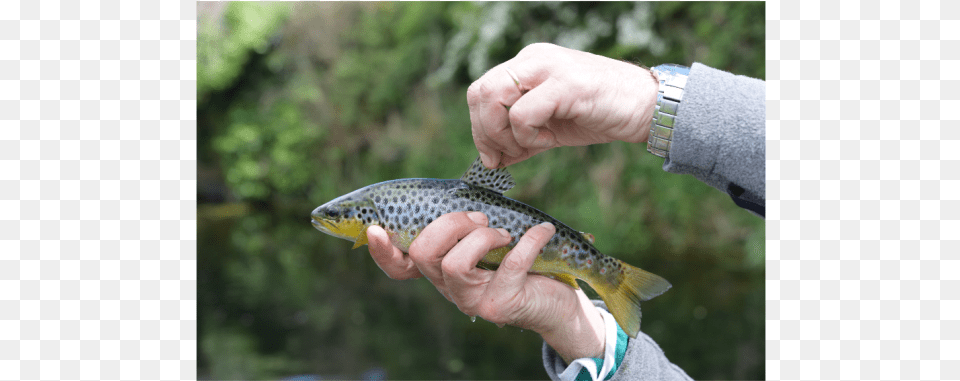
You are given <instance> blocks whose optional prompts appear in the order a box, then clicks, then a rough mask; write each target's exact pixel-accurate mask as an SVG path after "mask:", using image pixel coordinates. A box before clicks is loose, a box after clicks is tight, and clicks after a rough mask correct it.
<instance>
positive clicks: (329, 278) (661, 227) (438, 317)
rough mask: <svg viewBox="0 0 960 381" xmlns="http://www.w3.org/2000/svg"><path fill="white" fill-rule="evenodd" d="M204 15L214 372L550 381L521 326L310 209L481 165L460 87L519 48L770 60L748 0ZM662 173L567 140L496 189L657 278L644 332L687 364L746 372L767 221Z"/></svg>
mask: <svg viewBox="0 0 960 381" xmlns="http://www.w3.org/2000/svg"><path fill="white" fill-rule="evenodd" d="M198 17H199V19H198V20H199V23H198V44H197V61H198V62H197V95H198V107H197V110H198V139H199V141H198V151H199V152H198V156H199V157H198V158H199V160H198V161H199V168H198V176H199V178H198V180H199V181H198V187H199V188H200V189H199V190H198V191H199V192H205V191H206V190H207V189H212V191H210V192H221V191H220V190H221V189H222V190H223V191H222V192H225V193H224V194H222V195H218V197H203V195H201V197H200V200H201V201H204V200H217V199H222V201H226V203H224V204H217V205H213V204H210V205H207V204H202V205H200V207H199V210H198V219H199V221H198V222H199V224H198V230H199V231H198V245H199V254H200V255H199V258H198V260H199V268H198V319H199V320H198V332H197V334H198V339H199V340H198V341H199V348H198V369H199V371H200V375H201V378H210V379H238V378H245V379H270V378H281V377H284V376H287V375H293V374H318V375H336V376H338V377H341V378H358V377H360V376H361V375H362V374H363V373H364V372H366V371H368V370H376V371H380V370H382V371H383V372H385V374H386V375H387V377H389V378H417V379H428V378H483V379H490V378H511V379H525V378H542V377H543V369H542V365H541V364H540V361H539V348H540V343H541V341H540V340H539V338H538V337H537V336H536V335H535V334H533V333H530V332H525V333H522V334H518V330H516V329H512V328H504V329H497V328H496V327H495V326H493V325H491V324H486V323H481V322H477V323H469V320H468V319H467V318H466V317H465V316H463V315H462V314H461V313H460V312H459V311H458V310H457V309H456V306H453V305H452V304H450V303H448V302H447V301H446V300H444V299H443V298H442V297H441V296H440V295H439V294H438V293H437V292H436V291H435V290H434V289H433V287H432V286H430V284H429V283H428V282H425V281H408V282H402V283H398V282H395V281H392V280H390V279H387V278H386V277H385V276H383V274H382V272H381V271H380V270H379V269H378V268H377V267H376V265H375V264H374V263H373V262H372V260H370V258H369V256H368V255H367V254H366V250H364V249H361V250H357V251H354V252H351V251H349V247H350V245H349V244H348V243H346V242H344V241H341V240H337V239H334V238H332V237H327V236H324V235H322V234H320V233H318V232H316V231H315V230H314V229H313V228H312V227H311V226H310V225H309V224H308V223H307V222H306V221H307V217H306V216H307V214H308V213H309V211H310V210H312V209H313V208H314V207H315V206H316V205H319V204H320V203H323V202H325V201H327V200H329V199H332V198H333V197H336V196H339V195H341V194H344V193H346V192H349V191H352V190H354V189H356V188H359V187H361V186H365V185H368V184H372V183H375V182H379V181H384V180H389V179H394V178H401V177H439V178H454V177H459V176H460V174H461V172H462V171H463V170H465V169H466V167H467V165H468V164H469V163H470V162H471V161H472V160H473V159H474V158H475V157H476V149H475V148H474V146H473V140H472V138H471V134H470V132H469V125H470V122H469V114H468V112H467V107H466V102H465V98H464V94H465V91H466V87H467V86H468V85H469V84H470V83H471V82H472V81H473V80H474V79H476V78H478V77H479V76H480V75H482V74H483V73H484V72H485V71H486V70H488V69H489V68H490V67H492V66H494V65H496V64H498V63H499V62H502V61H504V60H507V59H510V58H511V57H513V56H514V55H515V54H516V53H517V52H518V51H519V50H520V49H522V48H523V47H524V46H526V45H527V44H530V43H533V42H540V41H547V42H553V43H556V44H559V45H563V46H567V47H570V48H575V49H581V50H585V51H590V52H593V53H596V54H601V55H605V56H609V57H611V58H615V59H623V60H627V61H630V62H636V63H641V64H645V65H648V66H650V65H656V64H659V63H662V62H674V63H681V64H690V63H692V62H694V61H697V62H702V63H704V64H707V65H710V66H713V67H716V68H719V69H723V70H727V71H731V72H733V73H736V74H744V75H749V76H753V77H759V78H763V77H764V70H765V69H764V63H765V62H764V50H763V49H764V31H765V22H764V4H763V3H762V2H737V3H725V2H724V3H718V2H697V3H673V2H670V3H624V2H609V3H608V2H601V3H583V2H572V3H560V2H538V3H532V2H530V3H528V2H517V3H499V2H496V3H495V2H490V3H486V2H484V3H476V2H437V3H422V2H410V3H384V2H376V3H372V2H371V3H362V2H346V3H327V2H320V3H292V4H290V3H245V2H241V3H213V2H202V3H198ZM661 166H662V159H656V158H654V157H652V156H651V155H649V154H648V153H646V152H645V149H644V147H643V146H642V145H631V144H626V143H614V144H606V145H599V146H590V147H568V148H562V149H557V150H552V151H549V152H546V153H543V154H541V155H538V156H537V157H534V158H531V159H530V160H529V161H527V162H524V163H520V164H518V165H516V166H513V167H511V172H513V174H514V177H515V178H516V179H517V180H518V186H517V187H516V188H515V189H514V190H512V191H511V192H510V193H509V194H508V196H510V197H512V198H515V199H518V200H520V201H523V202H525V203H528V204H530V205H533V206H536V207H537V208H539V209H541V210H544V211H546V212H547V213H550V214H551V215H553V216H554V217H557V218H558V219H560V220H562V221H564V222H565V223H567V224H569V225H571V226H573V227H576V228H579V229H582V230H585V231H589V232H591V233H593V234H594V235H596V237H597V247H598V248H599V249H600V250H601V251H603V252H605V253H607V254H609V255H613V256H615V257H618V258H621V259H623V260H625V261H627V262H630V263H632V264H635V265H638V266H640V267H643V268H646V269H649V270H651V271H653V272H655V273H658V274H659V275H661V276H664V277H665V278H667V279H669V280H670V281H671V282H672V283H673V284H674V288H673V289H672V290H671V291H670V292H668V293H666V294H664V295H662V296H660V297H658V298H657V299H655V300H654V301H652V302H650V303H646V304H645V305H644V312H645V313H644V322H643V330H644V331H645V332H647V333H648V334H650V335H651V336H652V337H653V338H654V339H655V340H657V342H658V343H659V344H660V345H661V347H662V348H663V349H664V350H665V352H666V353H667V355H668V356H669V358H670V359H671V360H672V361H673V362H675V363H676V364H678V365H679V366H681V367H682V368H683V369H685V370H686V371H687V372H688V374H690V375H691V376H693V377H694V378H698V379H700V378H708V379H760V378H762V377H763V376H764V370H763V367H764V362H763V356H764V320H763V316H764V309H763V303H764V289H763V287H764V281H763V271H764V266H763V265H764V251H763V244H764V237H765V235H764V228H763V221H762V220H760V219H757V218H755V217H753V216H752V215H750V214H748V213H747V212H745V211H743V210H740V209H739V208H737V207H736V206H735V205H733V203H732V202H731V201H730V199H729V197H727V196H726V195H724V194H722V193H720V192H717V191H716V190H714V189H712V188H709V187H707V186H706V185H704V184H702V183H700V182H698V181H697V180H695V179H693V178H692V177H689V176H676V175H670V174H666V173H664V172H663V170H662V169H661ZM249 206H254V207H252V208H251V207H249ZM422 342H429V343H431V345H430V346H427V347H423V346H422V345H420V344H418V343H422ZM374 373H376V372H374ZM377 374H379V373H377Z"/></svg>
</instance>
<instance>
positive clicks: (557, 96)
mask: <svg viewBox="0 0 960 381" xmlns="http://www.w3.org/2000/svg"><path fill="white" fill-rule="evenodd" d="M574 97H575V95H574V94H572V93H571V92H569V91H564V89H563V86H562V85H561V83H560V81H558V80H556V79H555V78H553V77H551V78H548V79H547V80H546V81H544V82H543V83H541V84H540V85H538V86H537V87H534V88H533V90H530V91H529V92H528V93H526V94H525V95H524V96H522V97H520V99H518V100H517V102H516V103H514V104H513V106H512V107H511V108H510V125H511V126H512V127H513V128H512V130H513V136H514V139H516V141H517V143H518V144H520V146H521V147H524V148H527V149H548V148H553V147H556V146H557V145H558V144H557V137H556V135H554V133H553V131H551V130H550V129H549V128H548V125H547V124H548V123H549V122H550V119H552V118H554V116H555V115H556V114H557V112H558V110H560V109H562V108H569V107H570V104H571V103H572V102H573V100H574Z"/></svg>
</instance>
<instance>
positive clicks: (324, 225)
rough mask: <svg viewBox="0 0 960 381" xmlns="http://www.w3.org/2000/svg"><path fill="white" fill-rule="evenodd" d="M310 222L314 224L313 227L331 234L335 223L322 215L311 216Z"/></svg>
mask: <svg viewBox="0 0 960 381" xmlns="http://www.w3.org/2000/svg"><path fill="white" fill-rule="evenodd" d="M310 223H311V224H313V227H314V228H316V229H317V230H319V231H322V232H324V233H327V234H331V233H332V230H331V229H330V228H331V227H332V226H331V225H333V224H332V223H331V222H330V221H327V220H324V219H322V218H320V217H316V216H310Z"/></svg>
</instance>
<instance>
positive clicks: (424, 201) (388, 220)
mask: <svg viewBox="0 0 960 381" xmlns="http://www.w3.org/2000/svg"><path fill="white" fill-rule="evenodd" d="M354 197H357V198H366V199H369V200H372V201H373V205H374V207H375V208H376V209H375V210H377V211H380V213H379V214H378V215H376V218H377V220H379V221H380V224H379V225H380V226H382V227H383V228H384V230H386V231H387V233H388V234H389V235H390V238H391V240H392V241H393V243H394V245H396V246H397V247H398V248H399V249H401V250H403V251H404V252H406V251H407V250H408V249H409V247H410V244H411V243H412V242H413V240H414V239H415V238H416V237H417V236H418V235H419V234H420V232H422V231H423V229H424V228H426V226H427V225H428V224H429V223H430V222H432V221H433V220H436V219H437V218H439V217H440V216H442V215H444V214H447V213H453V212H465V211H476V212H482V213H483V214H485V215H487V219H488V221H489V224H488V226H490V227H492V228H503V229H505V230H506V231H507V232H508V233H510V236H511V237H512V241H511V242H510V244H509V246H513V245H516V243H517V241H518V240H519V239H520V236H522V235H523V233H525V232H526V231H527V230H528V229H530V228H531V227H533V226H536V225H538V224H540V223H542V222H550V223H552V224H553V225H554V226H555V227H556V229H557V233H556V234H554V236H553V237H552V238H551V239H550V241H549V242H548V243H547V245H546V246H545V247H544V249H543V253H542V256H541V259H542V261H555V260H560V261H561V262H564V263H566V264H567V266H570V267H574V268H577V269H581V270H584V271H590V270H595V271H597V272H599V273H600V274H612V273H614V272H620V270H621V268H620V265H619V262H617V261H611V260H604V259H605V258H609V257H607V256H605V255H603V254H601V253H600V252H599V251H598V250H597V249H596V248H595V247H594V246H593V245H592V244H591V243H590V242H588V241H587V240H586V239H585V238H584V236H583V234H582V233H580V232H578V231H576V230H574V229H573V228H571V227H569V226H567V225H566V224H564V223H563V222H561V221H559V220H557V219H555V218H553V217H551V216H550V215H548V214H546V213H544V212H542V211H540V210H538V209H536V208H534V207H531V206H529V205H527V204H524V203H522V202H519V201H516V200H513V199H511V198H508V197H504V196H503V195H501V194H499V193H496V192H494V191H491V190H489V189H485V188H481V187H477V186H474V185H471V184H469V183H466V182H463V181H461V180H439V179H402V180H392V181H386V182H383V183H379V184H375V185H373V186H369V187H367V188H363V189H361V190H360V191H358V193H357V194H355V195H354ZM371 217H372V215H371ZM365 218H367V217H365ZM368 222H369V221H368ZM485 262H487V263H491V264H498V263H499V261H497V260H496V259H494V258H491V259H490V260H486V261H485ZM545 267H546V266H544V264H543V263H539V264H535V268H534V271H536V270H537V268H540V269H542V270H546V268H545ZM571 275H573V274H571ZM611 282H614V283H616V282H617V280H616V279H613V278H612V279H611Z"/></svg>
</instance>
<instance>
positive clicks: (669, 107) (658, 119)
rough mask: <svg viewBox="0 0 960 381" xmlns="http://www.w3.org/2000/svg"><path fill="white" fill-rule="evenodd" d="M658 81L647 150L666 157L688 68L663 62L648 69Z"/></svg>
mask: <svg viewBox="0 0 960 381" xmlns="http://www.w3.org/2000/svg"><path fill="white" fill-rule="evenodd" d="M650 71H651V72H652V73H653V76H654V77H656V78H657V82H659V83H660V85H659V89H658V91H657V106H656V108H655V109H654V110H653V121H652V122H651V123H650V137H649V138H647V151H650V153H652V154H654V155H657V156H660V157H663V158H666V157H667V156H669V155H670V143H671V142H672V141H673V126H674V124H676V121H677V109H678V108H679V107H680V101H681V100H683V88H684V87H685V86H686V85H687V77H688V76H689V75H690V68H689V67H686V66H680V65H675V64H663V65H660V66H657V67H654V68H653V69H650Z"/></svg>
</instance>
